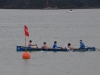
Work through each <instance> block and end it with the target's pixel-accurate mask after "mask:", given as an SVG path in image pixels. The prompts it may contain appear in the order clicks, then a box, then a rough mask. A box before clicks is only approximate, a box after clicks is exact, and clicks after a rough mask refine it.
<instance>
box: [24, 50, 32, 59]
mask: <svg viewBox="0 0 100 75" xmlns="http://www.w3.org/2000/svg"><path fill="white" fill-rule="evenodd" d="M30 57H31V56H30V53H29V52H27V51H26V52H24V53H23V55H22V58H23V59H30Z"/></svg>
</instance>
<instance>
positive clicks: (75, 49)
mask: <svg viewBox="0 0 100 75" xmlns="http://www.w3.org/2000/svg"><path fill="white" fill-rule="evenodd" d="M16 51H65V52H68V51H70V50H67V49H65V48H62V49H48V50H46V49H42V48H28V47H23V46H17V47H16ZM72 51H73V52H77V51H79V52H84V51H96V49H95V47H88V48H85V49H79V48H74V49H73V50H72Z"/></svg>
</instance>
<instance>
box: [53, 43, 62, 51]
mask: <svg viewBox="0 0 100 75" xmlns="http://www.w3.org/2000/svg"><path fill="white" fill-rule="evenodd" d="M52 48H53V49H61V48H62V47H59V46H57V41H54V45H53V47H52Z"/></svg>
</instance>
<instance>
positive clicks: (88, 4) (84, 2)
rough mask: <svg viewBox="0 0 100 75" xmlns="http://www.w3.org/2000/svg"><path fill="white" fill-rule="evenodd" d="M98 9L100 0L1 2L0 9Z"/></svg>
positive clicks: (8, 0) (21, 0)
mask: <svg viewBox="0 0 100 75" xmlns="http://www.w3.org/2000/svg"><path fill="white" fill-rule="evenodd" d="M46 7H50V8H60V9H65V8H96V7H98V8H99V7H100V0H0V8H14V9H15V8H16V9H23V8H32V9H42V8H46Z"/></svg>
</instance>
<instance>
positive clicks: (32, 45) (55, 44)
mask: <svg viewBox="0 0 100 75" xmlns="http://www.w3.org/2000/svg"><path fill="white" fill-rule="evenodd" d="M28 47H29V48H38V47H37V44H32V40H29V44H28ZM41 48H42V49H46V50H48V49H51V47H49V46H47V45H46V42H44V43H43V45H42V47H41ZM52 48H53V49H62V47H59V46H57V41H54V44H53V46H52ZM65 48H66V49H68V50H73V47H72V46H71V44H70V43H68V44H67V46H66V47H65ZM80 48H81V49H84V48H85V44H84V43H83V42H82V40H80Z"/></svg>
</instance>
